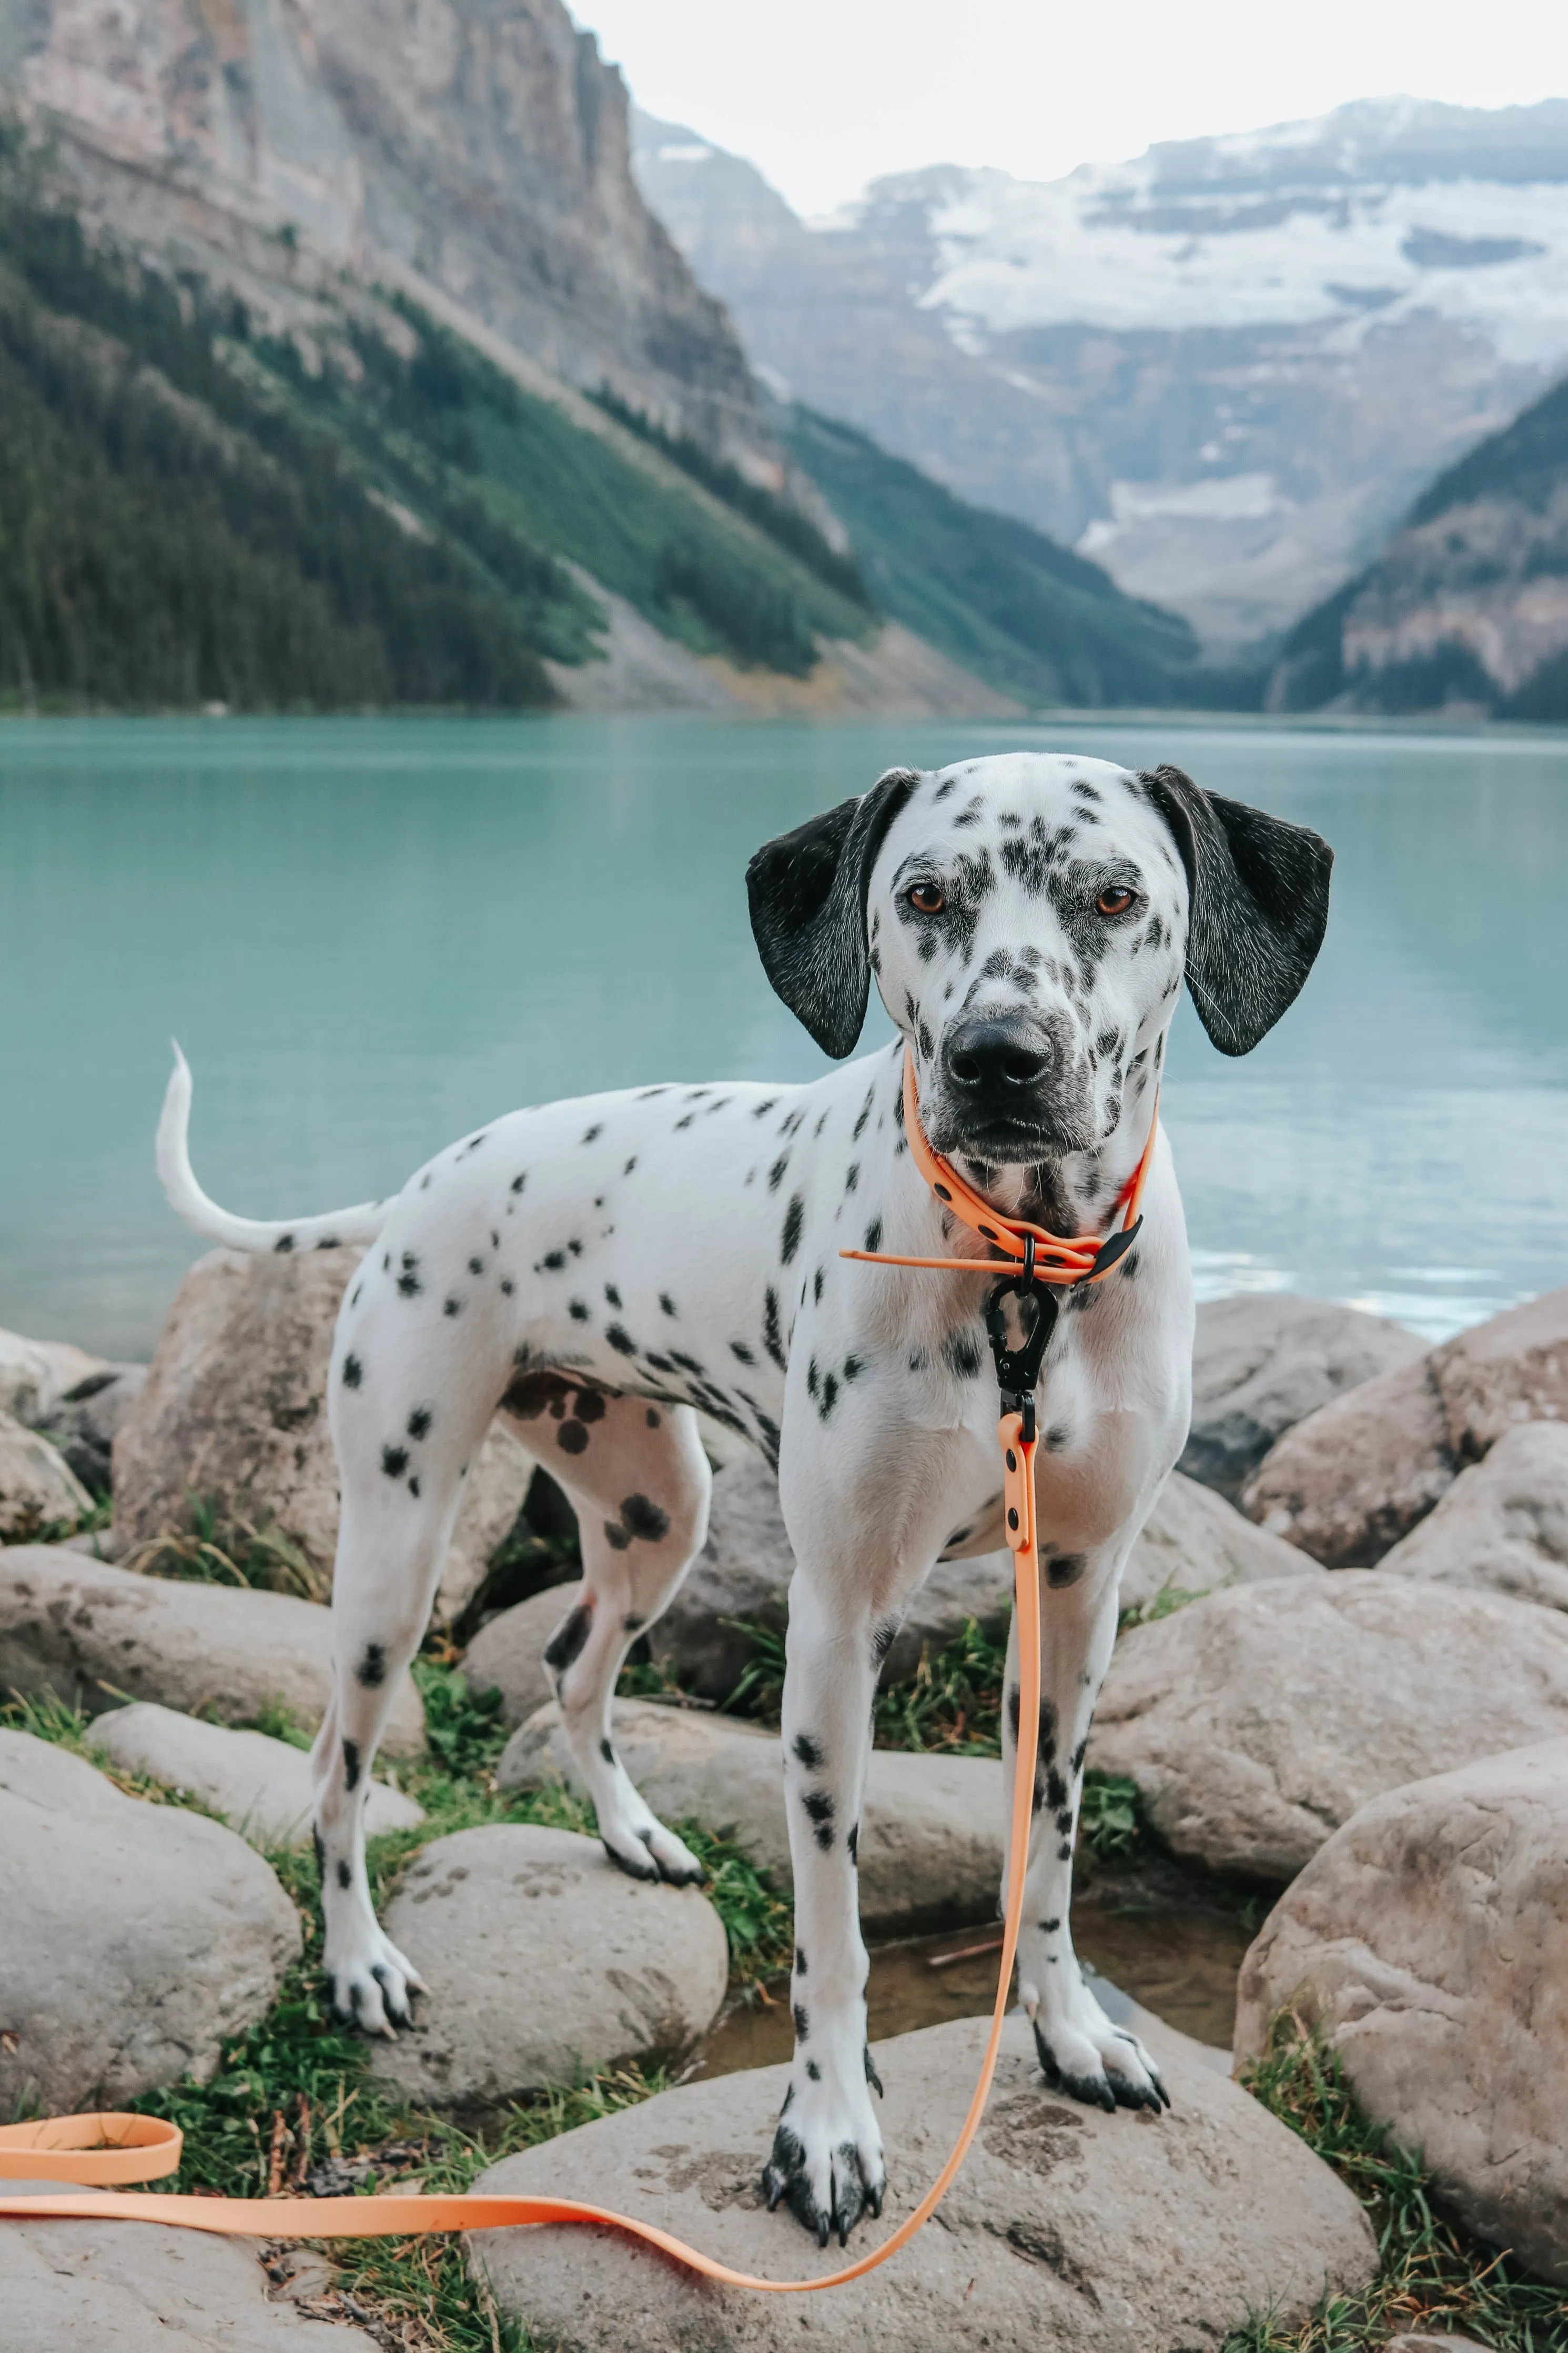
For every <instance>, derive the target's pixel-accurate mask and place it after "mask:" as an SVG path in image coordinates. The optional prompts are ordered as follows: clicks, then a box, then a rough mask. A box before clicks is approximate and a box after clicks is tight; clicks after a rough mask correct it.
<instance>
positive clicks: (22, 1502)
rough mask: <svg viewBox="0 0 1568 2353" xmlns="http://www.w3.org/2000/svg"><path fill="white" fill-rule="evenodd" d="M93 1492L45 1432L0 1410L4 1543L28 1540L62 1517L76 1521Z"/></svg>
mask: <svg viewBox="0 0 1568 2353" xmlns="http://www.w3.org/2000/svg"><path fill="white" fill-rule="evenodd" d="M91 1509H92V1497H91V1496H90V1495H89V1493H88V1492H87V1490H86V1488H85V1487H84V1486H83V1485H82V1483H81V1481H80V1480H79V1478H78V1477H77V1475H76V1473H75V1472H74V1471H73V1470H72V1469H71V1468H70V1465H69V1464H68V1462H67V1461H65V1459H64V1457H63V1456H61V1455H59V1454H57V1452H56V1451H55V1450H54V1448H53V1447H52V1446H51V1445H50V1444H49V1441H48V1440H47V1438H41V1437H40V1436H39V1435H38V1432H37V1430H27V1429H25V1428H24V1427H23V1425H22V1423H21V1422H19V1421H16V1420H15V1419H13V1417H12V1416H11V1415H10V1414H8V1413H0V1544H30V1543H31V1542H32V1540H33V1538H34V1537H35V1536H36V1535H39V1534H40V1533H41V1532H42V1531H43V1530H44V1529H46V1528H48V1527H50V1526H58V1525H59V1524H61V1523H62V1522H63V1523H64V1524H65V1525H66V1526H68V1527H74V1526H75V1525H76V1523H77V1522H78V1520H79V1519H80V1518H81V1517H82V1515H83V1514H84V1513H87V1512H90V1511H91Z"/></svg>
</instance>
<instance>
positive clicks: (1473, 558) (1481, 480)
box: [1269, 384, 1568, 720]
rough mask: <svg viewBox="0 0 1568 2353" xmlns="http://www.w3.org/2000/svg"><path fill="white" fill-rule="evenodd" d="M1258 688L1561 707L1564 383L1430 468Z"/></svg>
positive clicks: (1567, 547)
mask: <svg viewBox="0 0 1568 2353" xmlns="http://www.w3.org/2000/svg"><path fill="white" fill-rule="evenodd" d="M1269 702H1270V704H1271V705H1272V707H1273V708H1274V709H1276V710H1280V711H1308V710H1319V709H1321V708H1323V707H1324V706H1325V705H1328V706H1331V707H1332V708H1335V709H1339V710H1345V711H1381V712H1413V711H1429V710H1439V709H1442V708H1444V707H1445V706H1448V707H1452V706H1460V707H1463V708H1468V709H1469V710H1479V711H1482V712H1494V713H1500V714H1503V715H1506V716H1508V717H1510V718H1519V719H1545V720H1561V719H1568V384H1562V385H1558V386H1557V388H1556V389H1555V390H1554V391H1553V392H1551V393H1549V394H1548V395H1547V396H1546V398H1545V399H1544V400H1541V401H1538V402H1536V403H1535V404H1534V406H1532V407H1531V408H1528V409H1526V411H1525V412H1524V414H1523V416H1522V417H1517V418H1516V419H1515V421H1514V423H1513V424H1512V425H1510V427H1508V428H1507V429H1506V430H1505V431H1504V432H1501V433H1499V434H1495V435H1493V436H1492V437H1491V438H1489V439H1488V440H1486V441H1484V442H1482V443H1481V445H1480V447H1479V448H1477V449H1473V450H1472V451H1471V452H1470V454H1469V455H1468V457H1467V458H1465V459H1461V460H1460V462H1459V464H1458V466H1456V467H1454V468H1452V469H1451V470H1450V471H1449V472H1448V473H1447V474H1445V475H1444V476H1442V477H1441V478H1440V479H1439V480H1437V481H1436V482H1434V483H1433V485H1432V487H1431V489H1430V490H1429V491H1426V494H1425V495H1424V496H1423V497H1422V498H1421V499H1420V500H1419V501H1417V503H1416V505H1415V508H1414V510H1413V511H1412V512H1411V514H1410V516H1409V518H1408V520H1407V522H1406V523H1405V527H1404V529H1403V530H1401V531H1398V532H1396V533H1394V537H1393V539H1392V540H1391V541H1390V543H1389V544H1388V545H1387V547H1386V548H1385V549H1384V552H1383V554H1381V555H1380V556H1379V557H1378V559H1377V561H1376V562H1375V563H1374V564H1373V565H1371V566H1370V567H1369V568H1368V569H1367V570H1366V571H1365V572H1363V573H1362V574H1361V575H1359V576H1358V577H1357V578H1355V579H1354V580H1352V581H1351V582H1350V583H1349V584H1348V585H1347V586H1345V587H1343V588H1342V589H1341V590H1340V591H1339V593H1338V594H1337V595H1336V596H1331V597H1330V598H1328V599H1326V600H1325V602H1324V603H1323V604H1322V605H1321V606H1319V607H1317V608H1316V609H1315V610H1314V611H1313V612H1312V613H1310V614H1309V615H1308V617H1307V618H1306V619H1305V620H1304V621H1302V622H1301V623H1300V626H1299V627H1298V628H1296V629H1295V630H1294V631H1293V632H1292V633H1291V635H1290V637H1289V638H1288V640H1287V642H1286V645H1285V649H1284V653H1283V655H1282V657H1281V659H1280V660H1279V664H1278V666H1277V667H1276V670H1275V672H1274V676H1273V679H1272V681H1270V687H1269Z"/></svg>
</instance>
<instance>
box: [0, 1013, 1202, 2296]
mask: <svg viewBox="0 0 1568 2353" xmlns="http://www.w3.org/2000/svg"><path fill="white" fill-rule="evenodd" d="M904 1125H905V1133H906V1134H907V1136H908V1139H909V1145H910V1155H911V1156H912V1158H913V1160H914V1164H915V1166H916V1167H917V1168H918V1169H919V1170H920V1172H921V1176H923V1177H924V1178H925V1180H926V1182H927V1183H928V1184H929V1185H930V1186H931V1190H932V1192H933V1193H935V1195H936V1196H937V1198H938V1199H939V1200H941V1201H942V1202H944V1203H946V1204H947V1205H948V1206H949V1207H950V1208H952V1211H953V1213H954V1214H955V1215H956V1216H957V1217H958V1218H959V1219H961V1220H962V1221H963V1224H965V1225H967V1226H969V1227H970V1228H972V1229H973V1231H974V1232H975V1233H977V1234H979V1235H980V1236H981V1237H982V1239H983V1240H986V1241H989V1242H992V1243H994V1245H995V1246H996V1247H997V1249H999V1250H1001V1251H1003V1252H1004V1254H1005V1258H1006V1259H1007V1260H1008V1261H1012V1264H1011V1265H1009V1266H1008V1267H1007V1269H1006V1270H1005V1272H1004V1275H1003V1279H1002V1280H1001V1281H1000V1282H998V1283H997V1286H996V1293H995V1294H994V1295H993V1300H992V1303H991V1309H990V1313H989V1319H988V1320H989V1322H990V1327H991V1333H992V1345H993V1349H994V1355H995V1359H996V1369H997V1375H998V1378H999V1381H1000V1385H1001V1388H1002V1392H1003V1407H1004V1411H1003V1414H1002V1419H1001V1424H1000V1428H999V1430H998V1433H997V1434H998V1437H999V1440H1000V1442H1001V1447H1002V1456H1003V1507H1004V1515H1005V1523H1006V1531H1007V1542H1008V1545H1009V1546H1010V1547H1011V1549H1012V1553H1013V1567H1014V1609H1015V1616H1016V1624H1017V1628H1018V1746H1017V1752H1016V1758H1015V1761H1014V1769H1013V1813H1012V1820H1011V1823H1010V1825H1009V1830H1008V1838H1007V1904H1006V1913H1005V1923H1004V1927H1003V1933H1002V1959H1001V1966H1000V1968H999V1971H998V1974H997V1981H996V2000H995V2002H994V2005H993V2008H992V2011H991V2031H990V2034H989V2036H988V2037H987V2039H986V2043H985V2057H984V2063H983V2064H982V2066H981V2070H980V2080H979V2082H978V2083H977V2084H975V2087H974V2096H973V2099H972V2100H971V2101H970V2104H969V2113H968V2115H967V2116H965V2117H964V2120H963V2130H962V2131H961V2132H960V2134H959V2136H958V2138H957V2140H956V2141H955V2142H954V2144H953V2147H952V2153H951V2154H950V2156H949V2158H948V2160H947V2162H946V2164H945V2165H944V2166H943V2167H942V2171H941V2172H940V2173H939V2174H938V2176H937V2178H936V2179H935V2180H934V2181H933V2182H932V2183H931V2188H930V2189H928V2190H927V2191H926V2194H925V2196H924V2197H923V2198H922V2199H921V2202H920V2204H919V2205H918V2206H917V2207H916V2208H915V2209H914V2211H913V2212H912V2213H910V2214H909V2215H907V2216H906V2217H905V2219H904V2220H903V2221H901V2222H900V2224H899V2227H898V2229H897V2230H896V2231H894V2232H891V2234H890V2235H889V2237H888V2238H886V2239H884V2240H883V2241H882V2242H881V2244H880V2245H879V2246H878V2247H873V2248H871V2249H870V2250H869V2251H868V2253H866V2254H864V2255H861V2256H859V2257H858V2259H857V2261H856V2262H854V2263H847V2264H846V2265H845V2266H844V2268H843V2269H842V2270H840V2271H836V2272H829V2273H826V2274H825V2275H824V2276H823V2277H822V2278H820V2279H796V2280H767V2279H758V2278H756V2277H755V2276H754V2275H753V2274H752V2273H750V2272H737V2271H731V2268H730V2266H729V2265H728V2263H719V2262H718V2261H717V2260H716V2259H715V2258H714V2257H713V2256H712V2255H705V2254H704V2253H702V2251H701V2249H700V2248H699V2247H689V2246H688V2245H687V2244H686V2242H685V2241H684V2240H682V2239H678V2238H676V2237H674V2236H673V2235H672V2234H671V2232H668V2231H661V2230H659V2229H658V2227H657V2226H656V2225H655V2224H654V2223H652V2222H644V2221H638V2220H637V2217H636V2216H635V2215H631V2214H616V2213H614V2212H612V2211H611V2210H610V2209H609V2208H608V2207H605V2206H588V2205H584V2204H583V2203H582V2202H581V2201H580V2200H576V2199H571V2198H517V2197H512V2198H507V2197H487V2196H485V2195H484V2194H483V2193H482V2192H475V2191H468V2193H466V2194H461V2195H459V2194H458V2193H453V2194H452V2195H450V2196H445V2197H435V2196H427V2195H426V2194H425V2193H423V2192H410V2193H408V2194H406V2195H404V2194H401V2193H399V2192H396V2191H395V2192H393V2193H392V2194H390V2195H389V2196H387V2197H384V2198H194V2197H178V2196H172V2195H170V2194H168V2193H167V2192H148V2191H142V2190H132V2191H130V2192H128V2193H121V2194H120V2195H118V2196H110V2197H104V2196H101V2195H99V2196H93V2195H90V2194H83V2192H82V2191H81V2190H79V2189H78V2190H68V2191H60V2192H47V2193H42V2194H35V2195H31V2196H26V2197H23V2196H20V2195H17V2194H15V2193H13V2194H12V2195H11V2196H9V2197H6V2196H5V2195H4V2194H0V2216H5V2215H11V2216H14V2217H16V2218H25V2217H30V2218H33V2219H37V2218H40V2217H45V2216H50V2215H58V2216H60V2217H62V2218H64V2217H75V2218H76V2219H78V2220H80V2221H112V2222H177V2223H181V2224H183V2225H184V2227H185V2228H186V2229H188V2230H193V2231H213V2232H219V2233H221V2234H224V2235H227V2236H238V2237H249V2238H257V2239H285V2238H301V2239H385V2238H405V2237H407V2236H409V2235H411V2234H413V2233H416V2232H424V2231H502V2230H511V2229H515V2228H517V2227H518V2226H519V2225H520V2224H526V2223H542V2222H596V2223H600V2224H604V2225H607V2226H608V2227H609V2228H610V2229H612V2230H616V2231H624V2232H626V2233H627V2234H628V2235H629V2236H630V2237H632V2238H636V2239H641V2240H643V2241H645V2242H647V2245H649V2246H652V2247H658V2249H659V2250H660V2252H661V2253H664V2254H667V2255H673V2256H674V2258H675V2260H676V2262H677V2263H684V2264H685V2265H686V2267H687V2269H688V2270H689V2271H694V2272H699V2273H700V2274H702V2276H703V2277H704V2278H706V2279H710V2280H716V2281H718V2282H719V2283H720V2284H721V2285H722V2286H725V2287H746V2288H756V2289H760V2290H763V2291H765V2292H767V2293H769V2294H772V2295H808V2294H811V2293H813V2292H815V2291H816V2289H818V2288H825V2287H844V2286H847V2284H848V2283H849V2281H851V2280H857V2279H862V2278H864V2276H865V2275H866V2274H867V2273H868V2272H873V2271H875V2270H876V2269H877V2267H878V2265H879V2264H880V2263H886V2262H887V2261H888V2260H889V2257H890V2256H892V2255H896V2254H897V2253H898V2252H899V2250H900V2247H905V2246H907V2245H908V2244H909V2242H910V2240H911V2239H912V2238H913V2237H914V2235H915V2233H916V2232H917V2231H919V2230H920V2229H921V2227H922V2225H923V2224H924V2223H926V2222H928V2221H930V2220H931V2216H932V2214H934V2213H935V2211H936V2210H937V2208H938V2207H939V2206H940V2205H941V2203H942V2199H943V2198H944V2197H945V2196H946V2194H947V2191H948V2189H949V2186H950V2185H951V2183H952V2179H953V2176H954V2175H955V2174H956V2173H957V2171H958V2168H959V2167H960V2166H961V2165H962V2164H963V2160H964V2158H965V2157H966V2156H967V2155H968V2153H969V2146H970V2143H971V2142H972V2141H973V2138H974V2136H975V2133H976V2131H977V2130H978V2128H979V2125H980V2119H981V2117H982V2116H983V2115H984V2110H985V2102H986V2099H987V2097H988V2095H989V2094H990V2090H991V2082H992V2078H993V2076H994V2073H995V2072H996V2057H997V2052H998V2051H999V2049H1000V2047H1001V2042H1002V2021H1003V2020H1004V2019H1005V2016H1006V2014H1007V1996H1008V1991H1009V1989H1010V1987H1011V1984H1012V1978H1013V1962H1014V1957H1015V1955H1016V1951H1017V1947H1018V1928H1019V1924H1020V1922H1021V1919H1022V1916H1023V1909H1024V1881H1025V1878H1026V1873H1027V1871H1028V1861H1029V1829H1030V1824H1031V1821H1032V1820H1033V1800H1034V1789H1035V1764H1036V1757H1037V1749H1038V1746H1039V1724H1040V1600H1039V1593H1040V1569H1039V1556H1038V1552H1037V1546H1036V1531H1035V1472H1034V1464H1035V1447H1036V1427H1035V1398H1034V1383H1035V1380H1036V1378H1037V1376H1038V1372H1039V1364H1040V1359H1041V1357H1042V1356H1043V1354H1044V1350H1045V1345H1046V1342H1047V1340H1048V1338H1049V1336H1050V1331H1051V1327H1052V1326H1053V1325H1054V1324H1055V1322H1056V1308H1057V1302H1056V1300H1055V1298H1054V1296H1052V1295H1051V1294H1049V1293H1043V1292H1041V1291H1039V1290H1038V1289H1037V1288H1036V1286H1037V1285H1038V1284H1041V1283H1057V1284H1062V1283H1075V1282H1098V1280H1099V1279H1100V1275H1102V1274H1104V1273H1106V1272H1108V1271H1110V1267H1111V1266H1112V1265H1113V1264H1114V1263H1115V1261H1116V1259H1117V1258H1119V1257H1120V1256H1121V1253H1122V1251H1124V1250H1126V1249H1127V1248H1128V1246H1129V1244H1130V1243H1131V1240H1132V1237H1133V1235H1134V1234H1135V1233H1136V1232H1137V1229H1138V1224H1139V1217H1138V1203H1139V1199H1140V1197H1141V1195H1142V1189H1143V1179H1144V1176H1146V1174H1147V1172H1148V1167H1149V1162H1150V1157H1151V1155H1152V1152H1153V1148H1154V1136H1155V1132H1156V1128H1157V1126H1158V1099H1156V1105H1155V1117H1154V1119H1153V1121H1152V1122H1151V1124H1150V1129H1149V1140H1148V1143H1147V1144H1146V1145H1144V1148H1143V1156H1142V1159H1141V1160H1140V1162H1139V1164H1138V1166H1137V1168H1136V1169H1135V1170H1134V1172H1133V1175H1132V1176H1131V1178H1130V1180H1129V1182H1128V1184H1127V1185H1126V1186H1125V1187H1123V1189H1122V1193H1121V1197H1120V1198H1119V1199H1118V1202H1117V1208H1121V1209H1124V1210H1125V1212H1126V1214H1125V1218H1124V1220H1123V1223H1122V1226H1121V1229H1119V1231H1118V1232H1116V1233H1114V1234H1112V1235H1111V1237H1110V1240H1109V1241H1106V1242H1102V1241H1100V1239H1099V1238H1098V1237H1097V1236H1094V1235H1078V1236H1075V1237H1074V1238H1072V1239H1071V1240H1062V1239H1061V1238H1060V1237H1059V1236H1058V1235H1054V1234H1049V1233H1047V1232H1046V1230H1045V1229H1044V1228H1043V1227H1039V1226H1031V1225H1028V1224H1026V1222H1024V1221H1023V1220H1022V1219H1004V1218H1001V1217H999V1216H998V1215H997V1213H996V1211H995V1210H994V1209H993V1208H992V1207H991V1205H990V1203H989V1202H987V1201H986V1200H985V1199H984V1198H983V1196H982V1195H980V1194H978V1193H976V1192H974V1191H973V1188H972V1187H970V1186H968V1185H967V1184H965V1182H964V1180H963V1177H962V1176H959V1175H958V1172H957V1171H956V1169H953V1168H952V1167H950V1166H949V1165H948V1163H947V1162H946V1161H945V1160H942V1159H941V1158H940V1157H939V1156H938V1155H937V1154H935V1153H934V1152H932V1151H931V1146H930V1145H928V1144H927V1142H926V1139H925V1135H924V1133H923V1131H922V1129H921V1124H920V1106H919V1103H918V1100H917V1097H916V1092H915V1078H914V1066H913V1063H912V1061H910V1060H909V1058H908V1057H907V1056H906V1059H905V1063H904ZM1113 1246H1114V1247H1113ZM841 1255H842V1256H843V1257H845V1258H856V1259H873V1260H877V1261H879V1262H880V1263H884V1264H891V1265H895V1266H935V1267H952V1268H955V1269H961V1270H963V1271H965V1272H970V1271H974V1270H975V1269H977V1268H978V1269H981V1270H983V1271H986V1272H989V1273H991V1274H995V1273H996V1272H997V1261H995V1260H994V1259H991V1260H986V1259H887V1258H883V1257H882V1256H881V1254H880V1253H878V1252H876V1251H869V1250H845V1251H843V1252H842V1253H841ZM1014 1267H1019V1268H1021V1271H1018V1272H1015V1271H1013V1270H1014ZM1009 1291H1012V1292H1016V1293H1018V1295H1019V1297H1020V1299H1023V1298H1024V1297H1029V1298H1031V1299H1032V1300H1033V1302H1034V1322H1033V1324H1032V1325H1026V1331H1025V1336H1024V1339H1023V1342H1022V1344H1021V1345H1019V1346H1018V1347H1016V1348H1010V1347H1009V1346H1008V1345H1007V1343H1006V1335H1005V1327H1004V1325H1003V1323H1002V1320H1001V1306H1000V1298H999V1296H998V1294H1001V1293H1005V1292H1009ZM1047 1311H1048V1312H1047ZM181 2141H182V2136H181V2133H180V2129H179V2126H177V2125H172V2124H168V2123H165V2122H164V2121H163V2119H162V2118H161V2117H156V2116H120V2115H107V2114H106V2115H100V2116H44V2117H41V2118H39V2119H38V2120H37V2121H36V2122H34V2123H32V2124H25V2125H6V2126H0V2181H4V2180H6V2179H10V2180H13V2181H16V2180H27V2179H33V2180H48V2181H72V2182H79V2183H89V2184H93V2185H97V2186H99V2187H100V2188H102V2187H108V2186H110V2185H112V2184H114V2183H116V2182H121V2181H153V2180H157V2179H159V2178H160V2177H161V2176H163V2175H164V2174H169V2173H174V2172H175V2171H177V2170H178V2168H179V2163H180V2148H181Z"/></svg>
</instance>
